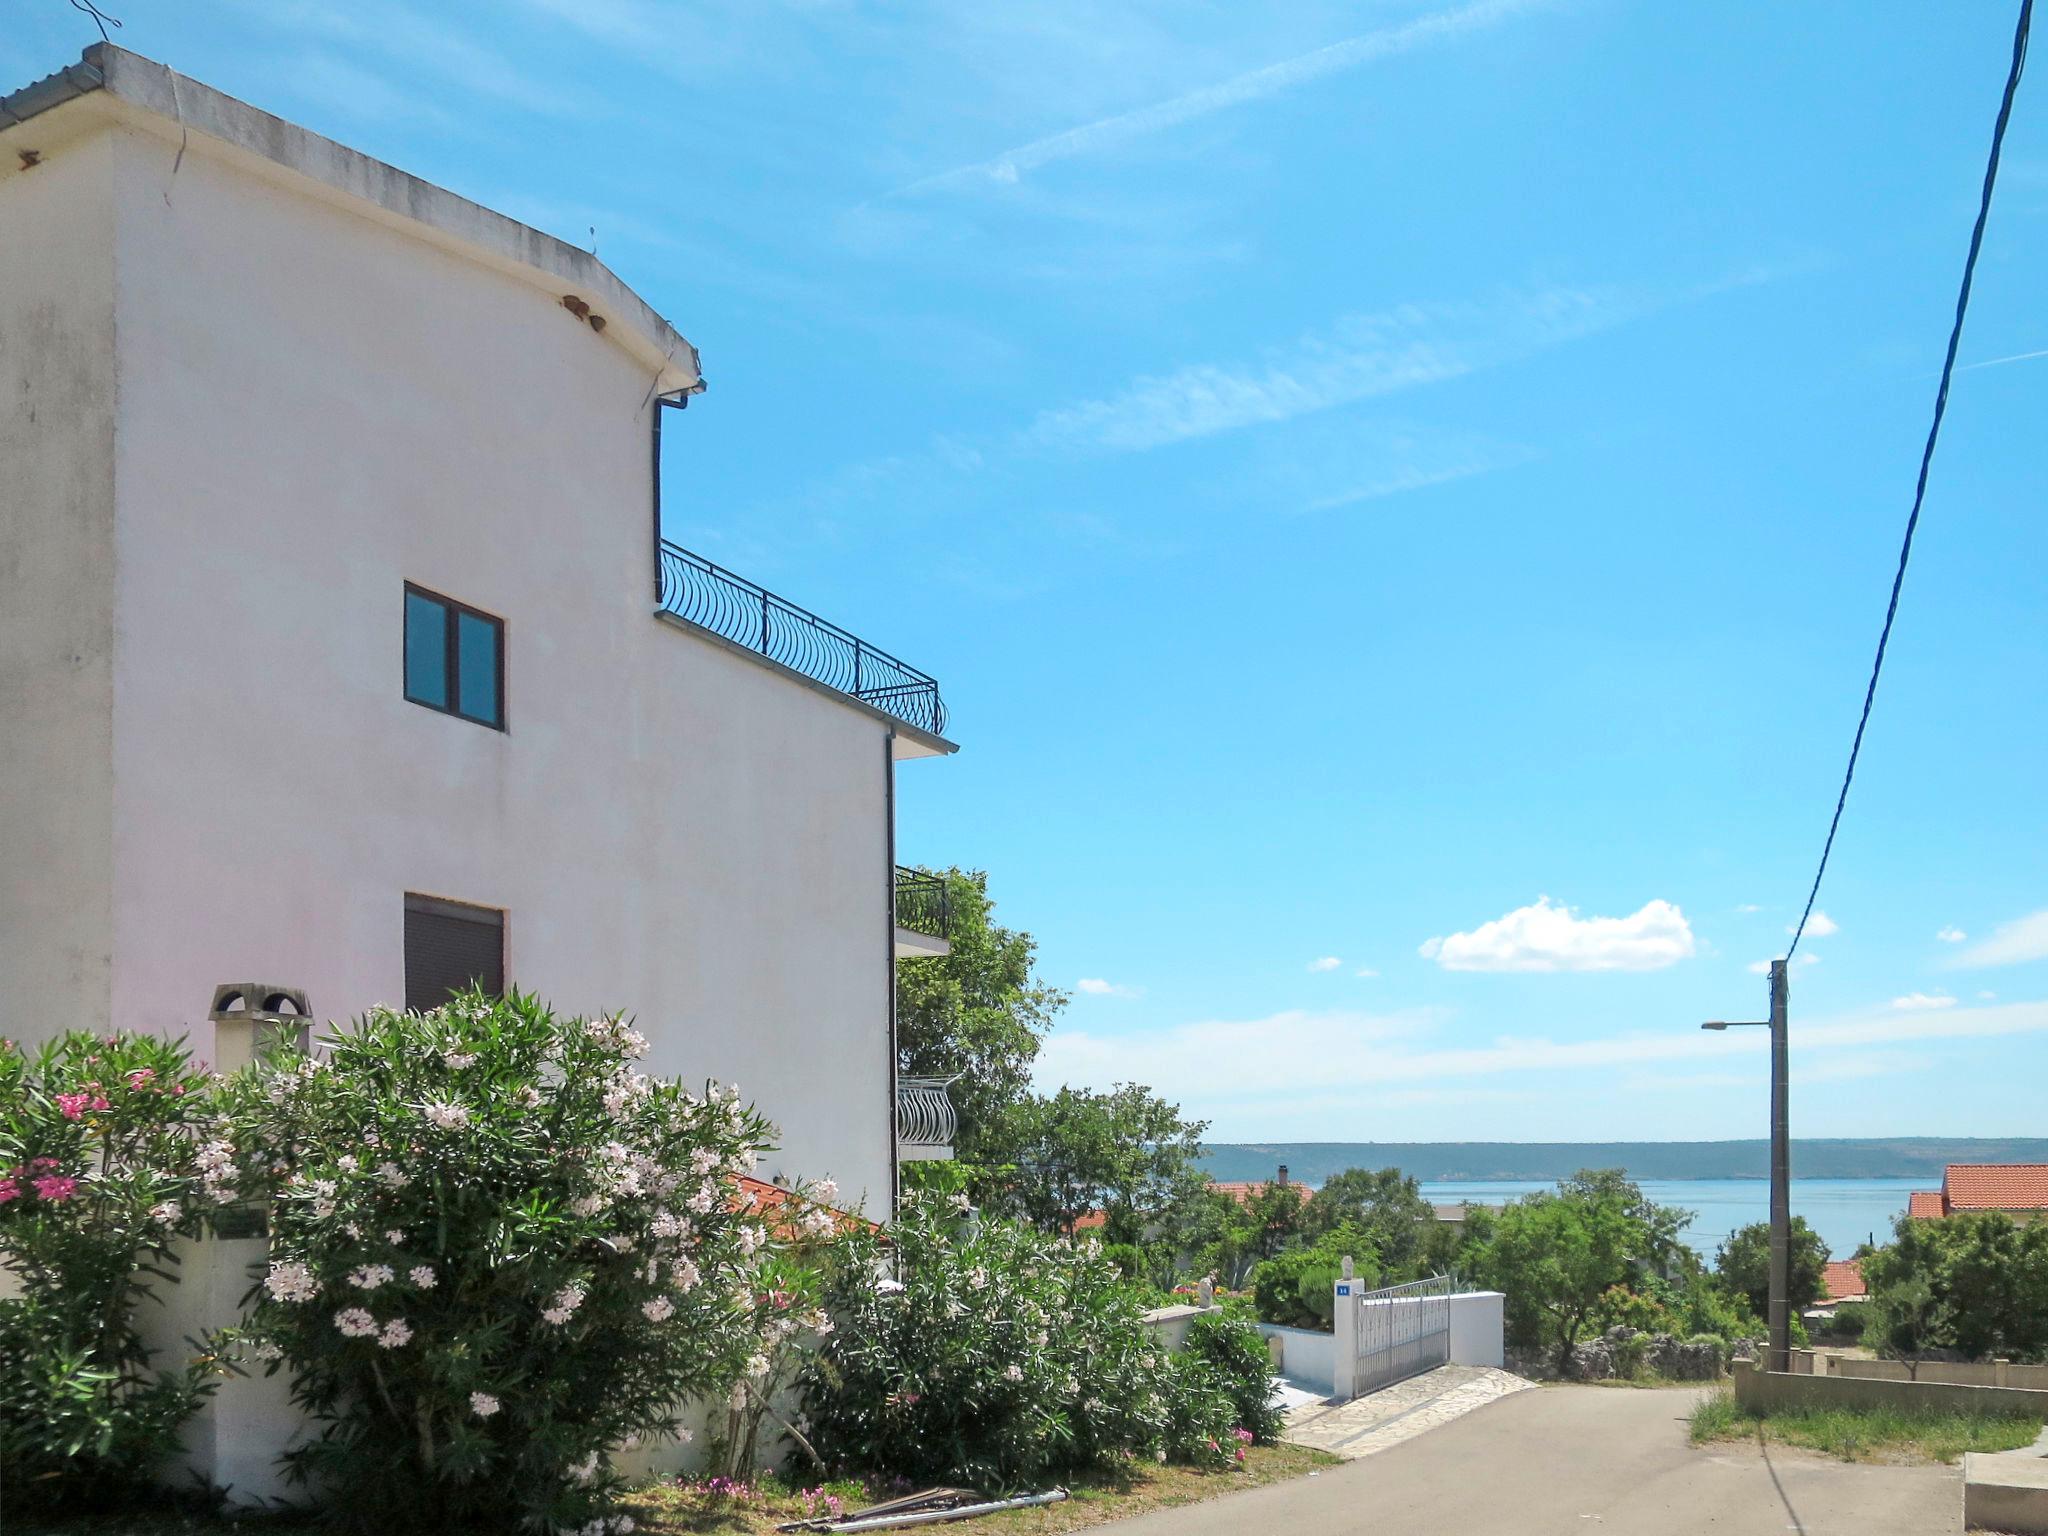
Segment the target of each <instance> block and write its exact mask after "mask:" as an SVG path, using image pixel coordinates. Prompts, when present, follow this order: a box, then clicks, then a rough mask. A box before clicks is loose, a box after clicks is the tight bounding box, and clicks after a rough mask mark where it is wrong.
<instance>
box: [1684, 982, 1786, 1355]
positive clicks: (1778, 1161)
mask: <svg viewBox="0 0 2048 1536" xmlns="http://www.w3.org/2000/svg"><path fill="white" fill-rule="evenodd" d="M1786 966H1787V962H1786V961H1783V960H1773V961H1772V962H1771V1016H1770V1017H1769V1018H1768V1019H1742V1020H1738V1021H1734V1022H1730V1021H1729V1020H1726V1019H1710V1020H1708V1021H1707V1022H1706V1023H1704V1024H1702V1025H1701V1026H1700V1028H1701V1029H1752V1028H1754V1029H1768V1030H1770V1032H1771V1297H1770V1305H1769V1309H1768V1310H1769V1317H1768V1318H1767V1319H1766V1321H1767V1322H1768V1323H1769V1324H1770V1330H1771V1338H1770V1349H1769V1352H1768V1354H1767V1356H1766V1358H1765V1361H1764V1369H1766V1370H1770V1371H1781V1372H1782V1371H1787V1370H1790V1369H1791V1367H1792V1299H1791V1291H1792V1285H1791V1272H1792V1266H1791V1260H1792V1133H1791V1129H1790V1115H1789V1113H1788V1110H1787V1101H1788V1099H1789V1097H1790V1091H1789V1082H1790V1078H1791V1072H1790V1070H1789V1064H1788V1061H1787V1055H1788V1051H1787V1035H1788V1034H1789V1030H1788V1029H1787V1020H1786V1015H1787V1012H1788V1009H1789V1004H1790V998H1789V995H1788V994H1789V991H1790V988H1789V986H1788V984H1787V980H1786Z"/></svg>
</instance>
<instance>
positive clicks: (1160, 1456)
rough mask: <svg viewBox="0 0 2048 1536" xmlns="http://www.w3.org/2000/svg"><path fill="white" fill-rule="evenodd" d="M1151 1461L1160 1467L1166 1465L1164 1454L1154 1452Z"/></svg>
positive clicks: (1162, 1452)
mask: <svg viewBox="0 0 2048 1536" xmlns="http://www.w3.org/2000/svg"><path fill="white" fill-rule="evenodd" d="M1152 1459H1153V1460H1154V1461H1156V1462H1158V1463H1159V1464H1160V1465H1161V1466H1164V1465H1165V1464H1166V1452H1164V1451H1154V1452H1153V1453H1152Z"/></svg>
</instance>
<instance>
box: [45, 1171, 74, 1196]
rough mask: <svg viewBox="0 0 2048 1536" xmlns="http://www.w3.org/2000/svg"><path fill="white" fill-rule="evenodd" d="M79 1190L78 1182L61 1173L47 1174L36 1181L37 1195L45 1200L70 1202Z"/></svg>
mask: <svg viewBox="0 0 2048 1536" xmlns="http://www.w3.org/2000/svg"><path fill="white" fill-rule="evenodd" d="M77 1189H78V1180H76V1179H69V1178H66V1177H64V1175H62V1174H60V1173H46V1174H44V1175H43V1176H42V1177H41V1178H40V1179H37V1180H36V1181H35V1190H36V1194H37V1195H39V1196H40V1197H42V1198H43V1199H45V1200H69V1199H70V1198H71V1197H72V1195H73V1194H74V1193H76V1192H77Z"/></svg>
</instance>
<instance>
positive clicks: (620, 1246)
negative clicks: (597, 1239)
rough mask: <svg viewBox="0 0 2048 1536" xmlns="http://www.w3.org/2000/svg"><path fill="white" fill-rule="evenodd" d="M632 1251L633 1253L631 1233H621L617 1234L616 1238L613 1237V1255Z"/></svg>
mask: <svg viewBox="0 0 2048 1536" xmlns="http://www.w3.org/2000/svg"><path fill="white" fill-rule="evenodd" d="M632 1251H633V1234H632V1233H630V1232H621V1233H619V1234H618V1235H617V1236H615V1237H614V1238H613V1239H612V1252H614V1253H631V1252H632Z"/></svg>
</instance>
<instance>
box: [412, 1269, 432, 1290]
mask: <svg viewBox="0 0 2048 1536" xmlns="http://www.w3.org/2000/svg"><path fill="white" fill-rule="evenodd" d="M405 1278H406V1279H408V1280H410V1281H411V1282H412V1283H413V1284H414V1285H416V1286H418V1287H419V1288H420V1289H421V1290H423V1291H431V1290H432V1289H433V1288H434V1284H435V1275H434V1266H433V1265H431V1264H415V1265H413V1267H412V1268H411V1269H409V1270H407V1271H406V1272H405Z"/></svg>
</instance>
